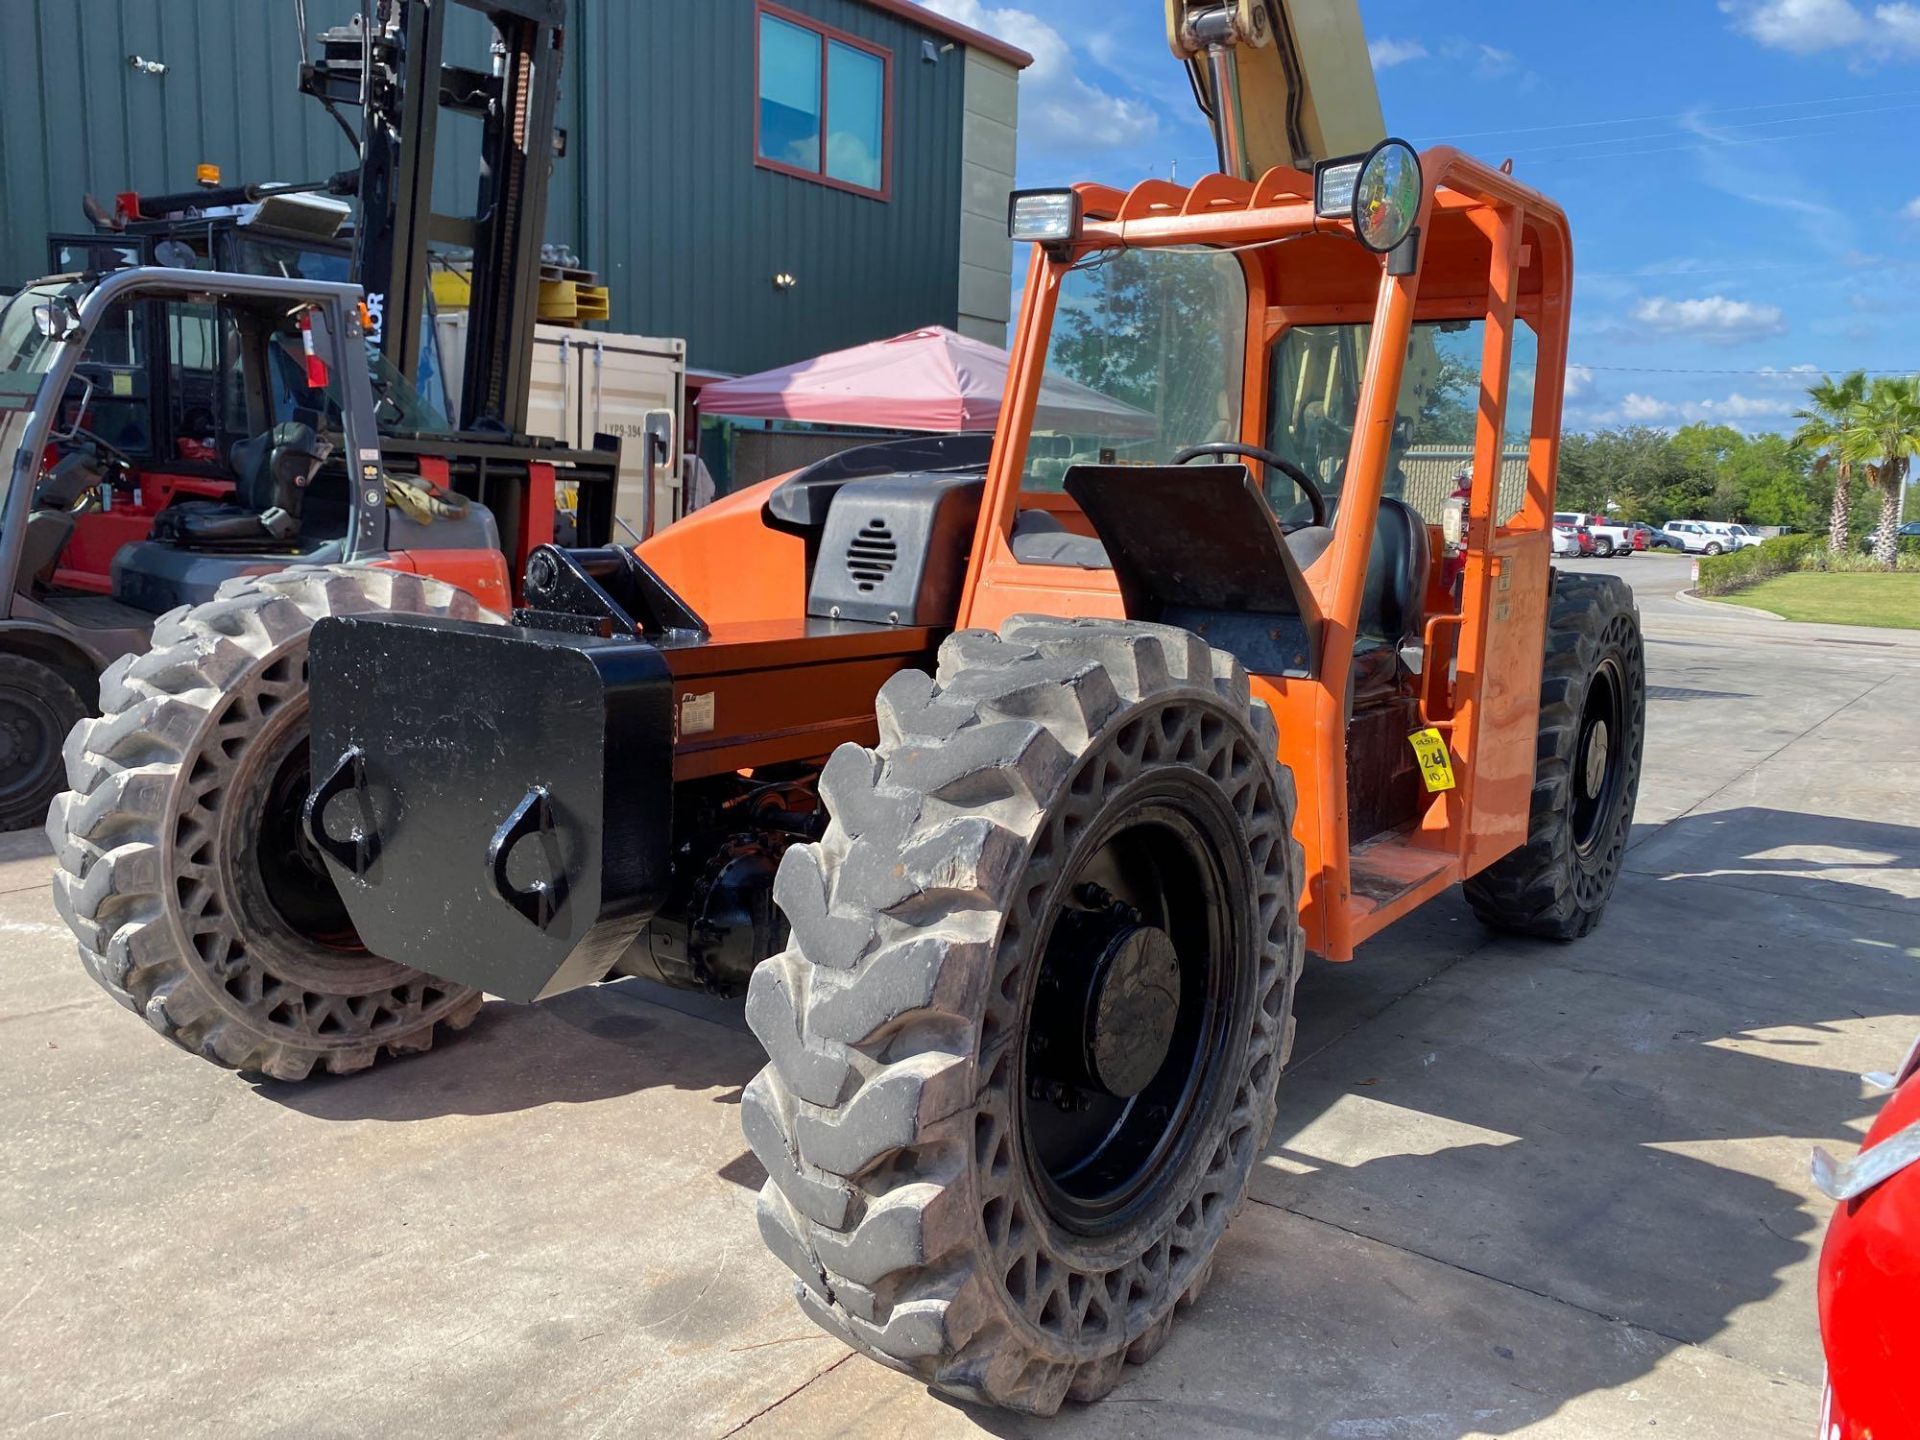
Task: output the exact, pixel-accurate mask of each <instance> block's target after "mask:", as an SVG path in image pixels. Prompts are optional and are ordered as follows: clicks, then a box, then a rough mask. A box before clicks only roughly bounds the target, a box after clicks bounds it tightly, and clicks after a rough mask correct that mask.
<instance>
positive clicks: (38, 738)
mask: <svg viewBox="0 0 1920 1440" xmlns="http://www.w3.org/2000/svg"><path fill="white" fill-rule="evenodd" d="M63 738H64V733H63V730H62V727H61V724H60V717H59V716H58V715H57V714H55V713H54V709H53V707H52V706H51V705H49V704H48V703H47V702H46V700H45V699H44V698H42V697H41V696H39V695H35V694H33V693H32V692H31V691H26V690H0V802H5V801H12V800H17V799H20V798H21V797H23V796H26V795H30V794H32V793H33V792H34V791H35V790H37V789H39V788H40V787H41V786H42V785H44V784H45V783H46V778H47V775H48V772H49V771H51V770H52V768H53V766H54V763H55V762H56V761H57V760H58V758H59V755H60V742H61V740H62V739H63Z"/></svg>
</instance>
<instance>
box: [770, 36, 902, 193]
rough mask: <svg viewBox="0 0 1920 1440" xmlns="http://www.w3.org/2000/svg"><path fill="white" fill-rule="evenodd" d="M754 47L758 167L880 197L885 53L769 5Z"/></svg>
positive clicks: (883, 177)
mask: <svg viewBox="0 0 1920 1440" xmlns="http://www.w3.org/2000/svg"><path fill="white" fill-rule="evenodd" d="M759 44H760V53H759V70H760V96H759V103H760V109H759V115H758V127H757V128H758V136H757V139H756V141H755V144H756V149H757V156H758V159H759V162H760V163H761V164H762V165H765V166H767V167H768V168H770V169H774V170H779V171H781V172H782V173H784V174H788V175H799V176H803V177H805V178H807V179H810V180H818V181H820V182H821V183H823V184H827V185H833V186H837V187H840V188H842V189H847V190H857V191H859V192H861V193H862V194H867V195H875V196H878V197H880V198H881V199H885V198H886V194H887V159H888V156H887V150H888V141H889V139H890V137H889V135H888V133H887V100H888V94H887V91H888V82H889V79H890V73H889V72H890V68H891V62H890V57H889V56H888V55H887V52H886V51H884V50H881V49H878V48H876V47H874V46H871V45H868V44H867V43H866V42H865V41H862V40H856V39H855V38H854V37H853V36H851V35H844V34H842V33H841V32H839V31H837V30H833V29H830V28H828V27H827V26H824V25H820V24H818V23H816V22H814V21H810V20H808V19H806V18H805V17H804V16H800V15H795V14H793V13H792V12H791V11H787V10H779V9H776V8H775V7H773V6H771V5H763V6H762V7H761V9H760V41H759Z"/></svg>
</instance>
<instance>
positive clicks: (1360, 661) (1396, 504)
mask: <svg viewBox="0 0 1920 1440" xmlns="http://www.w3.org/2000/svg"><path fill="white" fill-rule="evenodd" d="M1431 564H1432V559H1431V555H1430V552H1429V551H1428V548H1427V522H1426V521H1425V520H1424V519H1423V518H1422V517H1421V515H1420V512H1419V511H1418V510H1416V509H1414V508H1413V506H1411V505H1409V504H1407V502H1406V501H1404V500H1396V499H1393V498H1391V497H1387V498H1384V499H1382V500H1381V502H1380V519H1379V522H1378V523H1377V524H1376V525H1375V526H1374V530H1373V553H1372V554H1371V555H1369V556H1368V558H1367V582H1366V588H1365V589H1363V590H1362V591H1361V592H1360V623H1359V625H1358V626H1357V627H1356V629H1355V631H1354V637H1353V657H1354V659H1353V680H1354V694H1355V695H1356V696H1358V695H1364V694H1366V693H1367V692H1369V691H1372V690H1381V689H1388V688H1393V687H1395V686H1397V685H1398V683H1399V663H1400V648H1401V647H1402V646H1403V645H1418V644H1420V643H1421V642H1422V640H1423V639H1424V638H1425V633H1426V617H1427V577H1428V571H1429V569H1430V568H1431Z"/></svg>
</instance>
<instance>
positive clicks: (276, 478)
mask: <svg viewBox="0 0 1920 1440" xmlns="http://www.w3.org/2000/svg"><path fill="white" fill-rule="evenodd" d="M327 449H328V447H326V446H325V445H323V444H322V443H321V441H320V438H319V436H318V435H317V434H316V433H315V432H314V429H313V427H312V426H311V425H303V424H301V423H299V422H298V421H288V422H286V423H284V424H280V425H276V426H274V427H273V429H271V430H269V431H267V432H266V433H264V434H261V435H256V436H254V437H253V438H252V439H250V440H242V441H240V442H239V443H237V444H236V445H235V446H234V447H233V449H232V450H231V451H230V452H228V459H229V461H230V462H231V464H232V466H233V475H234V499H233V501H232V502H226V501H220V500H183V501H181V502H180V503H179V504H177V505H169V506H168V507H167V508H166V509H165V510H162V511H161V512H160V514H159V515H158V516H157V517H156V518H155V519H154V522H153V538H154V539H155V540H160V541H164V542H166V543H168V544H172V545H179V546H183V547H186V548H188V549H200V550H232V549H238V550H258V549H261V548H263V547H271V546H275V545H289V544H292V543H293V542H294V541H295V539H296V538H297V537H298V535H299V533H300V507H301V504H302V501H303V500H304V498H305V495H306V488H307V483H308V482H309V481H310V480H312V479H313V477H314V475H315V474H316V473H317V472H318V471H319V469H320V467H321V465H322V464H324V463H325V461H326V457H327Z"/></svg>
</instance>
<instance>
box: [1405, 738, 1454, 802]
mask: <svg viewBox="0 0 1920 1440" xmlns="http://www.w3.org/2000/svg"><path fill="white" fill-rule="evenodd" d="M1407 743H1408V744H1409V745H1411V746H1413V753H1414V756H1415V757H1416V758H1417V759H1418V760H1419V761H1420V780H1421V783H1422V784H1424V785H1425V786H1426V787H1427V790H1428V792H1429V793H1432V792H1433V791H1436V790H1451V789H1453V761H1452V760H1451V759H1450V758H1449V757H1448V755H1447V742H1446V740H1445V739H1444V738H1443V737H1442V736H1441V734H1440V732H1439V731H1438V730H1435V729H1432V728H1431V727H1429V728H1428V729H1425V730H1416V731H1414V732H1413V733H1412V734H1411V735H1409V736H1408V737H1407Z"/></svg>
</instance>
